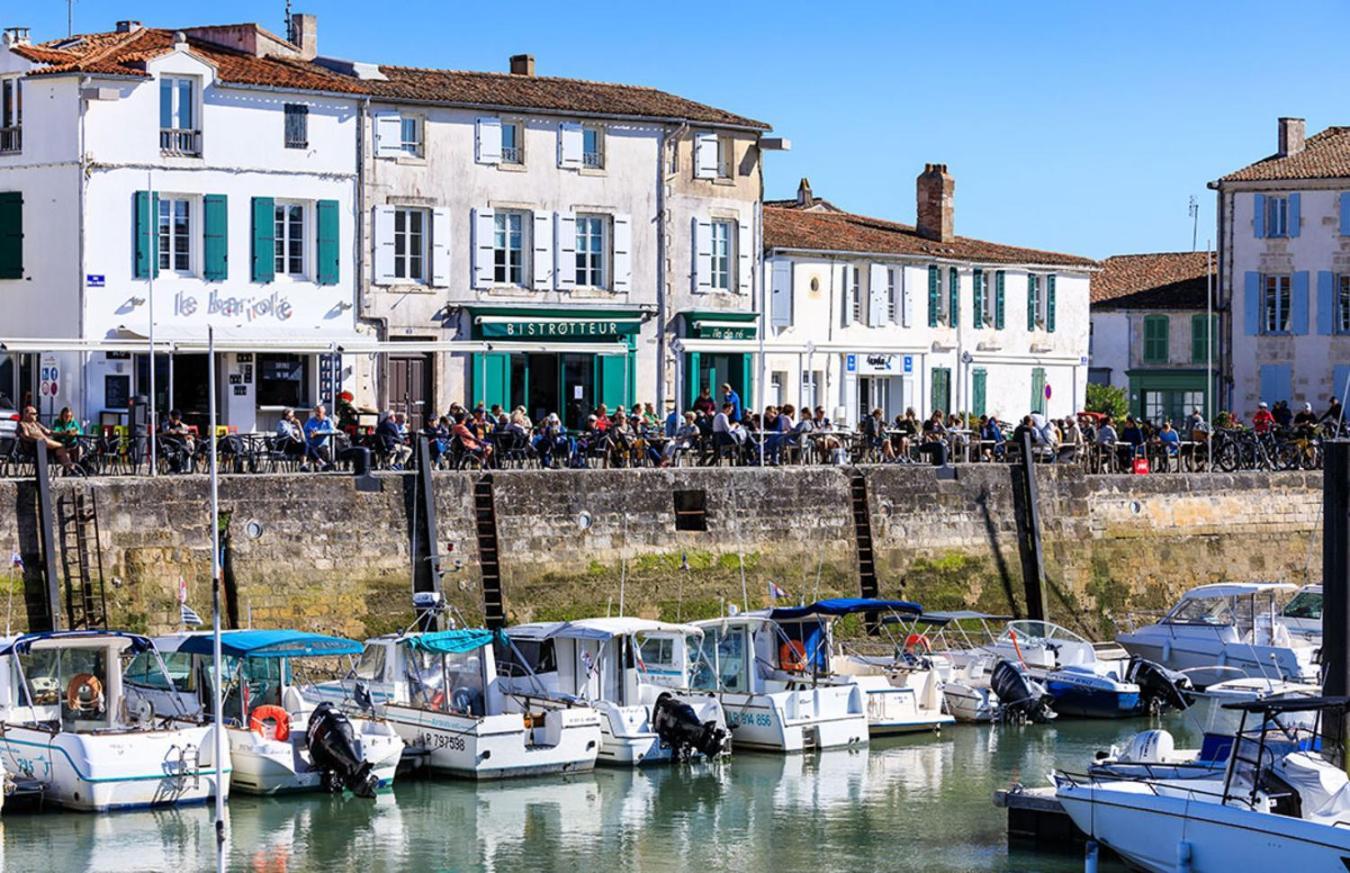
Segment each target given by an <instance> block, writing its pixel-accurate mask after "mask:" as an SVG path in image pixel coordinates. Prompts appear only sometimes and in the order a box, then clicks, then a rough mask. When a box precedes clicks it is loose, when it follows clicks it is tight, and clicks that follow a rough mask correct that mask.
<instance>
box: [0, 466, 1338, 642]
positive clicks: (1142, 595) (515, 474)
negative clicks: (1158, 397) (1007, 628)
mask: <svg viewBox="0 0 1350 873" xmlns="http://www.w3.org/2000/svg"><path fill="white" fill-rule="evenodd" d="M855 474H857V475H861V476H862V477H863V478H864V480H865V481H866V494H867V513H868V518H869V521H870V527H871V535H872V539H873V547H874V552H875V556H876V568H877V575H878V580H879V584H880V590H881V593H882V595H884V596H903V597H905V598H907V599H911V600H916V601H918V602H920V603H922V604H923V605H924V606H925V607H926V608H928V609H952V608H963V607H970V608H978V609H983V610H985V611H988V612H993V613H1000V614H1012V613H1017V612H1018V611H1019V610H1020V609H1021V604H1022V602H1023V600H1024V597H1023V589H1022V578H1021V565H1020V562H1019V558H1018V533H1017V525H1016V520H1015V516H1014V509H1013V493H1012V492H1013V488H1012V478H1011V472H1010V470H1009V469H1008V468H1007V467H1004V466H1001V465H970V466H964V467H960V468H959V472H958V478H957V479H956V481H940V480H939V479H938V478H937V476H936V474H935V472H934V471H933V470H932V469H931V468H924V467H902V466H885V467H861V468H857V469H856V470H854V469H839V468H830V467H808V468H784V469H771V470H758V469H733V468H714V469H703V468H696V469H670V470H582V471H498V472H495V473H493V474H492V482H493V509H494V512H495V516H496V530H497V535H498V545H499V552H500V571H501V577H502V582H503V585H504V587H505V594H506V603H507V610H508V614H509V617H510V618H511V619H512V620H513V621H527V620H540V619H559V618H570V617H580V616H585V615H597V614H600V615H603V614H606V613H607V612H610V613H615V614H617V613H618V611H619V610H620V608H621V607H622V609H623V610H624V611H625V612H627V613H629V614H635V615H642V616H647V617H653V618H655V617H661V618H665V619H683V620H691V619H697V618H703V617H708V616H711V615H716V614H718V613H719V612H720V611H721V610H722V609H724V608H725V604H726V603H734V604H737V605H740V604H741V603H742V602H743V601H744V602H747V603H748V604H749V606H750V607H751V608H754V607H756V606H761V605H765V604H767V603H768V601H769V595H768V591H769V583H770V582H773V583H774V584H776V585H778V586H779V587H780V588H782V589H784V590H786V591H787V592H788V595H789V596H790V597H791V598H792V599H793V600H794V601H795V600H796V599H798V598H814V597H817V596H828V595H837V594H856V593H857V591H858V585H859V583H858V562H857V542H856V538H855V526H854V516H853V507H852V502H851V488H850V477H851V476H852V475H855ZM479 475H480V474H471V473H438V474H436V476H435V504H436V508H437V515H438V522H439V529H438V536H437V541H436V543H435V547H436V550H437V552H438V554H440V555H442V556H443V558H444V560H445V565H446V567H447V568H448V572H447V573H446V575H445V577H444V580H443V585H444V589H445V591H446V593H447V596H448V598H449V599H450V601H451V602H452V603H453V604H454V605H455V606H456V608H457V609H459V610H460V611H461V612H462V613H463V615H464V617H465V619H466V620H468V621H470V622H475V621H477V620H479V619H480V618H481V614H482V611H481V606H480V604H481V589H480V584H481V574H480V568H479V564H478V544H477V540H476V536H475V530H476V527H475V511H474V510H475V507H474V484H475V482H476V481H477V480H478V478H479ZM378 478H379V479H380V481H381V482H383V485H384V490H383V491H382V492H380V493H363V492H359V491H357V490H356V489H355V487H354V482H353V480H352V478H351V477H349V476H343V475H305V474H299V475H270V476H224V477H222V479H221V487H220V501H221V508H222V510H223V513H224V514H225V516H226V522H225V527H226V531H227V534H228V546H227V548H226V556H227V558H226V573H225V599H226V602H227V607H228V611H229V615H230V620H231V621H232V622H234V623H236V624H239V625H245V624H248V623H250V622H251V623H252V624H253V625H255V626H258V627H280V626H294V627H301V628H306V629H312V630H323V631H329V632H337V633H342V634H347V635H352V636H361V635H363V634H372V633H378V632H384V631H388V630H392V629H395V628H399V627H403V626H406V625H407V624H408V623H409V622H410V621H411V618H412V615H411V605H410V591H411V588H412V581H411V580H412V569H411V568H412V561H411V559H410V554H411V542H412V531H413V529H414V523H417V524H420V523H421V521H420V520H417V521H416V522H415V515H416V514H417V513H418V512H420V511H421V505H422V504H421V501H420V500H419V499H417V497H418V495H417V494H416V489H417V485H416V482H417V480H416V478H415V477H414V476H411V475H406V476H404V475H394V474H387V475H379V476H378ZM1037 483H1038V488H1039V492H1040V499H1039V503H1038V505H1039V508H1040V516H1041V525H1042V540H1043V544H1044V554H1045V562H1046V569H1047V574H1046V575H1047V578H1048V586H1049V596H1048V603H1049V608H1050V612H1051V618H1052V619H1054V620H1057V621H1060V622H1062V623H1064V624H1067V625H1069V626H1071V627H1074V628H1076V629H1078V630H1080V631H1083V632H1086V633H1088V634H1091V635H1094V636H1110V635H1111V634H1112V632H1113V630H1114V628H1115V627H1116V626H1117V625H1118V624H1119V623H1120V622H1122V621H1123V620H1125V618H1126V613H1127V612H1130V611H1134V610H1156V609H1162V608H1165V607H1166V606H1167V605H1168V604H1169V603H1170V602H1172V601H1173V600H1174V599H1175V598H1176V596H1177V595H1178V594H1179V593H1180V592H1182V591H1184V590H1185V589H1187V588H1189V587H1191V586H1193V585H1197V584H1201V583H1204V582H1211V581H1220V580H1225V579H1228V580H1248V579H1277V580H1285V581H1291V582H1297V583H1305V582H1309V581H1317V580H1319V579H1320V575H1321V570H1320V567H1321V533H1320V528H1321V501H1322V492H1321V475H1320V473H1309V474H1305V473H1277V474H1260V473H1241V474H1231V475H1229V474H1190V475H1185V474H1175V475H1155V476H1087V475H1084V474H1083V473H1082V472H1081V471H1078V470H1075V469H1070V468H1056V467H1043V468H1039V469H1038V476H1037ZM76 492H83V493H84V494H85V495H86V496H87V498H88V497H89V496H92V498H93V499H94V500H95V501H96V502H97V507H98V519H99V532H98V543H99V549H98V555H99V557H100V558H101V560H102V566H103V577H104V579H105V583H106V593H107V600H108V609H109V615H110V622H111V623H112V624H114V625H116V626H119V627H127V628H131V629H139V630H149V631H164V630H168V629H171V628H172V627H174V626H175V624H176V622H177V620H178V591H179V585H180V584H181V583H186V586H187V589H188V599H189V604H190V605H191V606H192V607H193V608H194V609H196V611H197V612H199V613H203V611H204V610H207V609H209V606H210V581H209V560H210V545H209V537H210V521H209V484H208V481H207V480H206V478H205V477H202V476H173V477H164V478H159V479H149V478H110V479H94V480H84V481H81V480H58V481H57V482H56V484H55V487H54V493H55V496H56V497H57V499H60V498H61V497H62V496H67V497H69V496H71V495H73V494H74V493H76ZM87 498H86V499H87ZM677 503H678V504H679V507H680V510H681V511H680V512H678V513H677ZM36 505H37V501H36V486H35V485H34V483H33V482H31V481H13V480H11V481H0V556H7V555H9V554H10V553H11V552H18V553H20V554H21V555H22V557H23V560H24V562H25V565H26V567H25V570H24V571H23V573H22V574H21V578H19V577H16V576H15V575H14V574H12V573H11V574H6V573H5V571H4V569H3V568H0V587H5V589H6V592H7V596H6V601H7V602H6V604H0V605H5V606H6V609H7V623H10V624H12V626H13V627H14V628H16V629H21V628H23V627H24V626H25V624H26V622H27V621H28V620H29V617H30V616H39V615H41V614H42V609H43V603H44V598H45V587H44V582H43V572H42V555H41V545H40V539H39V535H38V523H37V510H36ZM700 508H701V510H702V512H701V514H700V512H699V510H700ZM677 517H678V519H679V520H678V521H677ZM677 524H679V526H680V527H681V528H692V529H677ZM698 528H703V529H698ZM59 557H60V556H59V555H58V565H59V564H60V559H59ZM5 563H6V566H7V565H8V561H6V562H5Z"/></svg>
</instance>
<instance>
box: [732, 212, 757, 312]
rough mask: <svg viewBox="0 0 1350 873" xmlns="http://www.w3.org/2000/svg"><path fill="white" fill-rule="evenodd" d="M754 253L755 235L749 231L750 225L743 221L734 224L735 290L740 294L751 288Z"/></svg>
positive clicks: (747, 292)
mask: <svg viewBox="0 0 1350 873" xmlns="http://www.w3.org/2000/svg"><path fill="white" fill-rule="evenodd" d="M754 253H755V237H754V235H753V234H752V233H750V225H748V224H746V223H745V222H744V221H742V222H739V223H738V224H737V225H736V290H737V292H738V293H741V294H749V293H750V292H751V290H752V281H751V280H752V279H753V278H754V271H753V269H752V266H753V261H752V258H753V255H754Z"/></svg>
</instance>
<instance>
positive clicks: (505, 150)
mask: <svg viewBox="0 0 1350 873" xmlns="http://www.w3.org/2000/svg"><path fill="white" fill-rule="evenodd" d="M520 159H521V154H520V149H518V148H512V147H511V146H502V163H503V164H519V163H520V162H521V160H520Z"/></svg>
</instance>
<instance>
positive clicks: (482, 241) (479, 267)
mask: <svg viewBox="0 0 1350 873" xmlns="http://www.w3.org/2000/svg"><path fill="white" fill-rule="evenodd" d="M471 221H472V223H473V287H475V288H491V287H492V251H493V236H494V234H495V231H496V223H495V222H496V219H495V214H494V213H493V211H492V210H491V209H475V210H473V211H472V212H471Z"/></svg>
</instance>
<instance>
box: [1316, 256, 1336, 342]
mask: <svg viewBox="0 0 1350 873" xmlns="http://www.w3.org/2000/svg"><path fill="white" fill-rule="evenodd" d="M1317 332H1318V333H1320V334H1321V335H1322V336H1331V335H1332V334H1333V333H1335V332H1336V276H1335V274H1334V273H1332V272H1331V271H1330V270H1318V271H1317Z"/></svg>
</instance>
